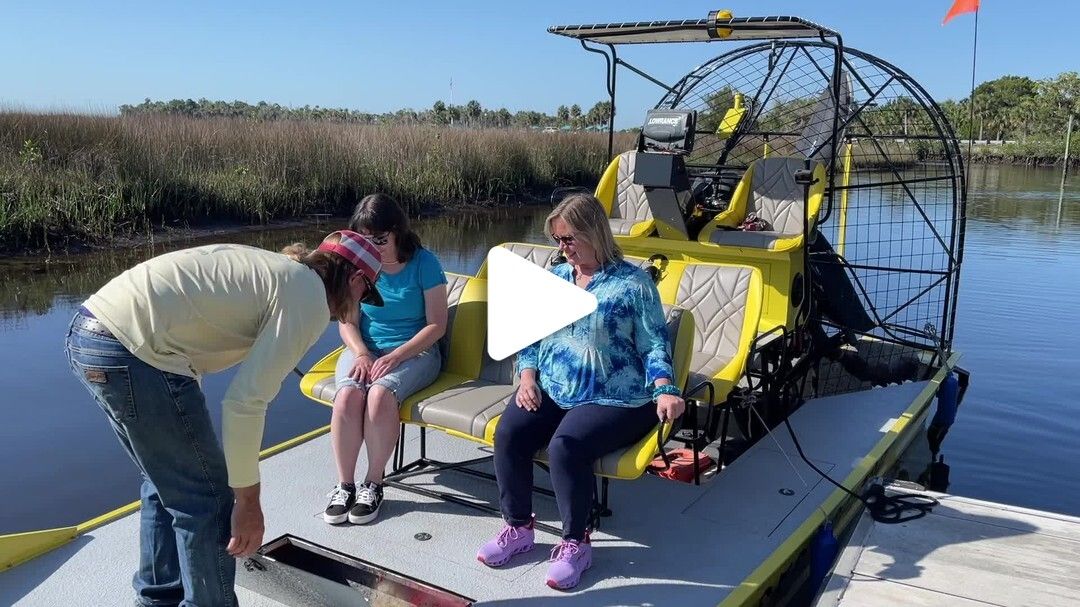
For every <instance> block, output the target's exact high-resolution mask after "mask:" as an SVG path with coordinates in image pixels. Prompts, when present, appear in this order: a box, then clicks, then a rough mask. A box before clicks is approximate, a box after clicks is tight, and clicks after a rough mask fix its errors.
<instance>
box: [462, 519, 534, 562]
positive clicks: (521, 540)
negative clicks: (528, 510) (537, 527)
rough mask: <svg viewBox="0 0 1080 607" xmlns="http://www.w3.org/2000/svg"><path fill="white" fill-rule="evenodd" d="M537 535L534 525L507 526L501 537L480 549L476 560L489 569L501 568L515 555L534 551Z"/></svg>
mask: <svg viewBox="0 0 1080 607" xmlns="http://www.w3.org/2000/svg"><path fill="white" fill-rule="evenodd" d="M535 535H536V533H535V532H534V531H533V526H532V523H529V524H528V525H526V526H524V527H511V526H510V525H506V526H505V527H503V529H502V531H500V532H499V535H497V536H495V538H494V539H492V540H490V541H489V542H488V543H486V544H484V545H483V546H481V547H480V551H479V552H477V553H476V560H478V561H480V562H481V563H483V564H485V565H487V566H488V567H501V566H503V565H505V564H506V562H507V561H509V560H510V557H512V556H514V555H515V554H521V553H522V552H528V551H530V550H532V549H533V539H534V537H535Z"/></svg>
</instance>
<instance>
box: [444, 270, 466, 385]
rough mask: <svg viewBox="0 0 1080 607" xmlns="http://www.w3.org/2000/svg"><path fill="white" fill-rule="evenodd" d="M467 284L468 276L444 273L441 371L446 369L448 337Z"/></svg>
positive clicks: (448, 350)
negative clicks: (444, 319)
mask: <svg viewBox="0 0 1080 607" xmlns="http://www.w3.org/2000/svg"><path fill="white" fill-rule="evenodd" d="M468 282H469V277H468V276H462V275H461V274H452V273H450V272H447V273H446V311H447V315H446V333H444V334H443V336H442V337H440V338H439V353H441V354H442V367H443V369H446V361H447V360H449V358H450V335H451V331H453V328H454V318H455V317H456V316H457V306H458V302H460V301H461V294H462V293H463V292H464V291H465V284H466V283H468Z"/></svg>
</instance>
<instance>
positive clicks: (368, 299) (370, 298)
mask: <svg viewBox="0 0 1080 607" xmlns="http://www.w3.org/2000/svg"><path fill="white" fill-rule="evenodd" d="M360 278H361V279H362V280H363V281H364V296H363V297H361V298H360V303H366V304H369V303H373V302H374V300H375V285H373V284H371V280H370V279H369V278H368V277H367V276H366V275H364V274H360Z"/></svg>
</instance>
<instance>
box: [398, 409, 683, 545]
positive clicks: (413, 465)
mask: <svg viewBox="0 0 1080 607" xmlns="http://www.w3.org/2000/svg"><path fill="white" fill-rule="evenodd" d="M406 427H407V425H406V424H401V432H400V433H399V436H398V443H397V446H396V447H395V449H394V456H393V458H392V462H393V467H394V468H393V470H392V471H391V472H390V473H389V474H387V475H385V476H384V477H383V482H384V483H385V484H387V485H389V486H391V487H394V488H395V489H400V490H402V491H408V492H410V493H415V494H417V495H423V496H426V497H431V498H435V499H438V500H442V501H445V502H450V503H453V504H458V505H459V506H465V507H467V508H472V509H474V510H479V511H481V512H486V513H488V514H493V515H495V516H499V517H501V516H502V512H501V511H500V510H499V509H498V508H494V507H492V506H488V505H487V504H483V503H479V502H474V501H472V500H468V499H465V498H463V497H461V496H458V495H454V494H451V493H447V492H445V491H437V490H435V489H428V488H426V487H420V486H417V485H412V484H409V483H406V482H404V481H405V480H406V479H409V478H412V477H414V476H420V475H423V474H433V473H437V472H446V471H455V472H461V473H462V474H468V475H470V476H474V477H477V478H482V479H486V480H489V481H492V482H497V479H496V478H495V475H493V474H489V473H487V472H482V471H480V470H474V469H473V468H471V467H470V466H475V465H477V464H483V463H485V462H489V461H491V460H492V458H493V457H494V456H493V455H485V456H483V457H476V458H473V459H469V460H465V461H461V462H443V461H439V460H436V459H432V458H430V457H428V455H427V427H426V426H419V428H420V457H418V458H416V459H415V460H413V461H411V462H409V463H408V464H406V463H405V428H406ZM657 442H658V444H659V442H660V437H659V432H658V433H657ZM661 453H663V449H661ZM533 464H534V465H535V466H537V467H539V468H540V469H541V470H543V471H544V472H548V473H550V470H549V469H548V467H547V466H546V465H545V464H543V463H541V462H535V461H534V462H533ZM609 480H610V479H608V478H607V477H598V478H597V481H596V483H594V485H593V507H592V512H591V513H590V514H589V529H593V530H595V529H599V528H600V519H601V518H606V517H609V516H611V514H612V513H611V508H610V506H609V501H608V481H609ZM532 490H533V492H534V493H540V494H541V495H546V496H548V497H555V493H554V492H553V491H552V490H551V489H548V488H546V487H537V486H536V485H533V488H532ZM533 526H534V527H535V528H537V529H540V530H543V531H547V532H548V533H552V534H554V535H562V529H560V528H557V527H553V526H551V525H548V524H547V523H541V522H538V521H537V522H534V524H533Z"/></svg>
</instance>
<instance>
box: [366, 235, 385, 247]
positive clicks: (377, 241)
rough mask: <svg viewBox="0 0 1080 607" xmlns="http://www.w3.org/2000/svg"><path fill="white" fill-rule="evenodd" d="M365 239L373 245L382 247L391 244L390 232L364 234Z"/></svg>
mask: <svg viewBox="0 0 1080 607" xmlns="http://www.w3.org/2000/svg"><path fill="white" fill-rule="evenodd" d="M364 238H367V239H368V241H369V242H370V243H371V244H373V245H375V246H377V247H381V246H383V245H384V244H386V243H387V242H390V232H383V233H382V234H364Z"/></svg>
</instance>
